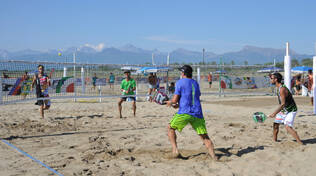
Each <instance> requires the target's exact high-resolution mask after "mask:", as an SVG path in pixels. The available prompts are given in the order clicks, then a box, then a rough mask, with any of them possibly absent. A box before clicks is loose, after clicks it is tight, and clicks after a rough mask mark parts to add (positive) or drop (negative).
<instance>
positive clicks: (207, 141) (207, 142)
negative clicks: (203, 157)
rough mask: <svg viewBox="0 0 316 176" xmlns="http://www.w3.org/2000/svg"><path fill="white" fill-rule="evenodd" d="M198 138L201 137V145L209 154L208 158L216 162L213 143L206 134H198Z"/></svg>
mask: <svg viewBox="0 0 316 176" xmlns="http://www.w3.org/2000/svg"><path fill="white" fill-rule="evenodd" d="M200 137H201V139H202V141H203V143H204V144H205V146H206V148H207V149H208V153H209V154H210V156H211V157H212V158H213V159H214V160H215V161H217V160H218V157H217V156H216V155H215V152H214V145H213V142H212V141H211V139H210V137H209V136H208V135H207V134H200Z"/></svg>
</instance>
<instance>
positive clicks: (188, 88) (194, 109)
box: [174, 78, 203, 119]
mask: <svg viewBox="0 0 316 176" xmlns="http://www.w3.org/2000/svg"><path fill="white" fill-rule="evenodd" d="M174 94H176V95H180V100H179V111H178V114H189V115H192V116H194V117H197V118H201V119H202V118H203V113H202V107H201V102H200V96H201V92H200V87H199V84H198V83H197V82H196V81H195V80H193V79H189V78H182V79H180V80H179V81H177V83H176V89H175V92H174Z"/></svg>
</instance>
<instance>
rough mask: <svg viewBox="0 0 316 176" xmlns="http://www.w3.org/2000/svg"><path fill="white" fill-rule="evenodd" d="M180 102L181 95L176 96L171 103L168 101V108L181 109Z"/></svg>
mask: <svg viewBox="0 0 316 176" xmlns="http://www.w3.org/2000/svg"><path fill="white" fill-rule="evenodd" d="M179 100H180V95H177V94H174V95H173V97H172V99H171V100H170V101H166V103H167V106H168V107H170V106H172V107H174V108H178V107H179Z"/></svg>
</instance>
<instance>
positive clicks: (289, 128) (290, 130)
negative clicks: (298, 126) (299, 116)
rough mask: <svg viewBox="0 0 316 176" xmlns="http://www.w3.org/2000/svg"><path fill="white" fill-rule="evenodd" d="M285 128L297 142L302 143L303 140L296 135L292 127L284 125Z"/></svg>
mask: <svg viewBox="0 0 316 176" xmlns="http://www.w3.org/2000/svg"><path fill="white" fill-rule="evenodd" d="M285 129H286V130H287V132H289V133H290V134H291V135H292V136H293V137H294V138H295V139H296V142H297V143H299V144H301V145H303V142H302V141H301V139H300V137H298V135H297V132H296V131H295V130H294V129H293V128H292V127H290V126H288V125H285Z"/></svg>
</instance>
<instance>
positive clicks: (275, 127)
mask: <svg viewBox="0 0 316 176" xmlns="http://www.w3.org/2000/svg"><path fill="white" fill-rule="evenodd" d="M279 125H280V124H278V123H273V140H274V141H275V142H277V141H278V133H279Z"/></svg>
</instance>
